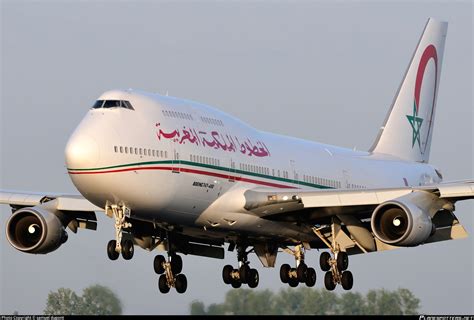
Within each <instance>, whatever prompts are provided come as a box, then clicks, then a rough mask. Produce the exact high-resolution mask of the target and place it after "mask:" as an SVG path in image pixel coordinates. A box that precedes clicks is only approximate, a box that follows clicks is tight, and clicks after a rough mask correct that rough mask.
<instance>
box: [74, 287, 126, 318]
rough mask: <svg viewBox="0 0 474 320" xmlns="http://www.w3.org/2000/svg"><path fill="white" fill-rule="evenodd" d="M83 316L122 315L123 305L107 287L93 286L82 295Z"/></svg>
mask: <svg viewBox="0 0 474 320" xmlns="http://www.w3.org/2000/svg"><path fill="white" fill-rule="evenodd" d="M82 303H83V304H84V305H83V310H82V311H83V314H87V315H89V314H91V315H92V314H96V315H116V314H122V303H121V302H120V299H119V298H118V297H117V295H116V294H115V293H114V292H113V291H112V290H110V289H109V288H107V287H104V286H101V285H98V284H96V285H93V286H90V287H87V288H85V289H84V291H83V293H82Z"/></svg>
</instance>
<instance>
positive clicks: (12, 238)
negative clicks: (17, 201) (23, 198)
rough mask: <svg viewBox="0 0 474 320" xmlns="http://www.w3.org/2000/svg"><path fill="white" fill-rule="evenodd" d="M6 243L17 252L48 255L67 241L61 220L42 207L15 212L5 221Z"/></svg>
mask: <svg viewBox="0 0 474 320" xmlns="http://www.w3.org/2000/svg"><path fill="white" fill-rule="evenodd" d="M6 234H7V239H8V242H9V243H10V244H11V245H12V246H13V247H14V248H15V249H17V250H19V251H22V252H27V253H37V254H38V253H49V252H52V251H54V250H56V249H57V248H59V246H61V244H63V243H64V242H66V240H67V233H66V231H65V228H64V225H63V223H62V222H61V220H60V219H59V218H58V217H57V216H56V215H55V214H54V213H52V212H50V211H49V210H47V209H45V208H42V207H39V206H37V207H31V208H23V209H19V210H17V211H15V212H14V213H13V214H12V216H11V217H10V218H9V219H8V221H7V226H6Z"/></svg>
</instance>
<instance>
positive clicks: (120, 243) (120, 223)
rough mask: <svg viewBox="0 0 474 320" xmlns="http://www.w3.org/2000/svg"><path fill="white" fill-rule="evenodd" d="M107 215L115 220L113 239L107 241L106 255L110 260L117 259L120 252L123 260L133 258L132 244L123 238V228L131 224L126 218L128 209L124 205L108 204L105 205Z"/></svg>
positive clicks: (128, 212)
mask: <svg viewBox="0 0 474 320" xmlns="http://www.w3.org/2000/svg"><path fill="white" fill-rule="evenodd" d="M106 212H107V214H108V215H111V216H113V218H114V220H115V240H110V241H109V243H107V256H108V257H109V259H110V260H117V259H118V257H119V255H120V253H121V254H122V257H123V258H124V259H125V260H130V259H132V258H133V254H134V246H133V241H132V240H130V239H123V230H124V229H126V228H130V227H131V226H132V224H131V223H130V222H128V221H127V220H126V217H127V216H130V209H129V208H127V207H126V206H124V205H110V206H107V207H106Z"/></svg>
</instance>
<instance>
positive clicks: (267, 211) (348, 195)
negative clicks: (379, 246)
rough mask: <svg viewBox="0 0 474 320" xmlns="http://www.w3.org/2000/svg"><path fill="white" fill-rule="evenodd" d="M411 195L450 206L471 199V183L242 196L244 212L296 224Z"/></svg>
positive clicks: (271, 191)
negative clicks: (425, 195) (426, 195)
mask: <svg viewBox="0 0 474 320" xmlns="http://www.w3.org/2000/svg"><path fill="white" fill-rule="evenodd" d="M414 192H425V193H429V194H432V195H433V196H436V197H437V198H439V199H445V200H448V201H450V202H453V203H454V202H456V201H459V200H466V199H472V198H474V180H465V181H457V182H447V183H440V184H436V185H430V186H419V187H402V188H385V189H357V190H344V189H342V190H341V189H333V190H331V189H328V190H320V191H313V190H304V189H303V190H298V189H268V188H255V189H251V190H248V191H246V192H245V200H246V204H245V209H246V210H248V211H250V212H252V213H254V214H256V215H258V216H259V217H262V218H267V219H271V220H273V219H274V220H296V219H297V216H298V215H301V217H302V218H304V220H305V221H312V220H313V219H314V220H320V219H322V218H324V217H330V216H335V215H344V214H354V213H355V214H359V215H362V216H364V213H366V212H369V213H371V212H372V211H373V209H375V207H377V206H378V205H380V204H382V203H384V202H386V201H389V200H393V199H396V198H399V197H402V196H405V195H408V194H410V193H414Z"/></svg>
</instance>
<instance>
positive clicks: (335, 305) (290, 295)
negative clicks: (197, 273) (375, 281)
mask: <svg viewBox="0 0 474 320" xmlns="http://www.w3.org/2000/svg"><path fill="white" fill-rule="evenodd" d="M419 307H420V300H419V299H417V298H416V297H415V296H414V295H413V293H411V292H410V291H409V290H408V289H398V290H395V291H388V290H385V289H379V290H370V291H369V292H368V293H367V295H365V296H364V295H362V294H361V293H358V292H347V293H343V294H341V295H339V294H336V293H334V292H330V291H327V290H324V289H311V288H307V287H302V288H299V289H296V290H295V289H291V288H287V289H283V290H280V291H279V292H278V293H274V292H272V291H269V290H263V291H254V290H249V289H238V290H231V291H228V292H227V294H226V296H225V300H224V302H223V303H219V304H215V303H214V304H211V305H209V306H208V307H206V306H205V305H204V303H202V302H201V301H194V302H193V303H192V304H191V305H190V312H191V315H329V314H341V315H365V314H381V315H387V314H390V315H406V314H417V313H419V311H418V309H419Z"/></svg>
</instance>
